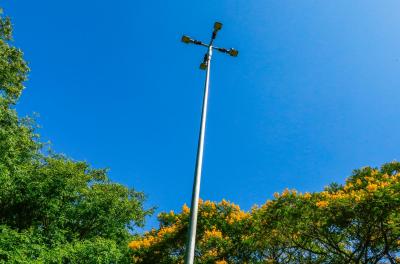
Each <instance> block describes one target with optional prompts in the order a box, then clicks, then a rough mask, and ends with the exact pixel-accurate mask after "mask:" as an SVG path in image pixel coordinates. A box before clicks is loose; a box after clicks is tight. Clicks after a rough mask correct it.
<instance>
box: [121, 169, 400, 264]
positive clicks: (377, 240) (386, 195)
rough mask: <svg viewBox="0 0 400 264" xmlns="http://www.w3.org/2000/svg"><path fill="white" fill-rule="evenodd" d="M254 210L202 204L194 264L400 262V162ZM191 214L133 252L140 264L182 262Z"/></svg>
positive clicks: (169, 222)
mask: <svg viewBox="0 0 400 264" xmlns="http://www.w3.org/2000/svg"><path fill="white" fill-rule="evenodd" d="M274 196H275V198H274V199H272V200H269V201H267V202H266V203H265V204H263V205H262V206H254V207H253V208H252V210H251V211H250V212H244V211H241V210H240V208H239V207H238V206H237V205H234V204H232V203H229V202H226V201H222V202H220V203H214V202H210V201H207V202H201V203H200V204H199V222H198V233H197V248H196V260H197V262H196V263H207V264H208V263H221V264H222V263H225V264H226V263H271V264H272V263H276V264H278V263H285V264H292V263H324V264H325V263H332V264H341V263H351V264H361V263H365V264H370V263H381V264H383V263H392V264H393V263H400V258H399V257H400V163H399V162H391V163H387V164H384V165H383V166H382V167H381V168H380V169H377V168H370V167H365V168H362V169H359V170H355V171H354V172H353V174H352V175H351V176H350V177H349V178H348V179H347V181H346V183H345V184H344V185H339V184H331V185H329V186H328V187H326V188H325V190H323V191H321V192H315V193H304V194H303V193H298V192H297V191H295V190H288V189H286V190H285V191H283V192H282V193H280V194H279V193H276V194H275V195H274ZM188 218H189V208H187V207H186V206H184V208H183V210H182V212H180V213H178V214H175V213H174V212H170V213H162V214H160V215H159V221H160V227H159V228H158V229H154V230H151V231H150V232H148V233H146V234H144V235H143V236H142V237H138V238H136V239H135V240H133V241H132V242H131V243H130V244H129V246H130V248H131V249H132V253H133V259H134V260H135V261H136V262H137V263H182V260H183V256H184V252H185V240H186V234H187V226H188Z"/></svg>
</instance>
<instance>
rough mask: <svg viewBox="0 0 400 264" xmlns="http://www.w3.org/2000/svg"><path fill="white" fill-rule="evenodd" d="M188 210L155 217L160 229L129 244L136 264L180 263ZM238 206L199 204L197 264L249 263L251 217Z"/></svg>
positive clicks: (184, 207) (186, 208)
mask: <svg viewBox="0 0 400 264" xmlns="http://www.w3.org/2000/svg"><path fill="white" fill-rule="evenodd" d="M189 212H190V210H189V208H188V207H187V206H186V205H184V206H183V207H182V211H181V212H180V213H178V214H176V213H174V212H173V211H171V212H169V213H161V214H160V215H159V216H158V219H159V221H160V228H159V229H157V230H151V231H150V232H147V233H145V234H144V235H143V236H142V237H140V238H138V239H137V240H134V241H132V242H131V243H130V244H129V247H130V249H131V250H132V252H133V259H134V262H135V263H183V257H184V253H185V251H184V249H185V242H186V235H187V229H188V219H189ZM250 216H251V215H250V213H248V212H244V211H242V210H241V209H240V208H239V206H238V205H235V204H233V203H230V202H228V201H225V200H223V201H222V202H220V203H215V202H211V201H204V202H203V201H201V202H200V204H199V218H198V229H197V240H198V242H197V249H196V256H197V263H249V261H250V255H251V253H252V250H251V243H252V241H251V239H252V238H251V236H250V235H251V233H252V232H251V226H252V223H251V217H250Z"/></svg>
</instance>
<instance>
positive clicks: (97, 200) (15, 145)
mask: <svg viewBox="0 0 400 264" xmlns="http://www.w3.org/2000/svg"><path fill="white" fill-rule="evenodd" d="M11 40H12V26H11V22H10V19H8V18H5V17H4V16H2V14H0V263H129V262H131V259H130V257H129V255H128V247H127V244H128V242H129V241H130V240H131V239H132V236H133V235H132V233H134V231H135V227H137V226H142V225H143V222H144V218H145V216H146V215H147V214H149V213H150V211H148V210H145V209H144V208H143V202H144V195H143V193H140V192H136V191H135V190H133V189H130V188H127V187H125V186H123V185H120V184H116V183H112V182H111V181H110V180H109V178H108V177H107V172H106V170H103V169H93V168H91V167H90V166H89V165H88V164H87V163H86V162H77V161H73V160H71V159H68V158H66V157H64V156H61V155H56V154H52V152H46V153H44V152H43V145H42V144H41V143H40V141H39V136H38V135H37V134H36V132H35V131H36V127H35V123H34V121H32V120H31V119H29V118H20V117H18V115H17V112H16V111H15V105H16V103H17V102H18V99H19V97H20V95H21V92H22V90H23V88H24V81H25V80H26V79H27V74H28V70H29V69H28V67H27V65H26V63H25V61H24V60H23V54H22V52H21V51H20V50H19V49H17V48H15V47H13V46H12V45H11V44H12V43H11ZM49 153H50V154H49Z"/></svg>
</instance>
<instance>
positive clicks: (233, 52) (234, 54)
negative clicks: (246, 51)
mask: <svg viewBox="0 0 400 264" xmlns="http://www.w3.org/2000/svg"><path fill="white" fill-rule="evenodd" d="M228 54H229V55H231V56H232V57H237V55H238V54H239V51H238V50H235V49H233V48H231V49H229V50H228Z"/></svg>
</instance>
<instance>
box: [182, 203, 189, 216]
mask: <svg viewBox="0 0 400 264" xmlns="http://www.w3.org/2000/svg"><path fill="white" fill-rule="evenodd" d="M182 213H184V214H189V213H190V208H189V207H188V206H187V205H186V204H184V205H183V206H182Z"/></svg>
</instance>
